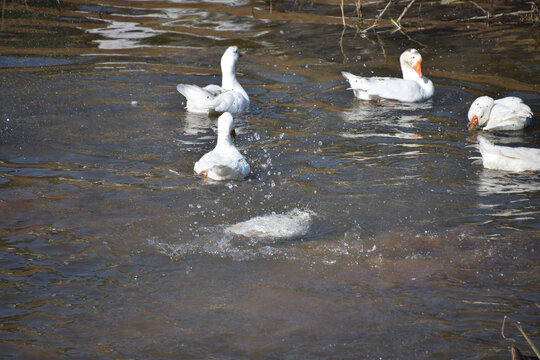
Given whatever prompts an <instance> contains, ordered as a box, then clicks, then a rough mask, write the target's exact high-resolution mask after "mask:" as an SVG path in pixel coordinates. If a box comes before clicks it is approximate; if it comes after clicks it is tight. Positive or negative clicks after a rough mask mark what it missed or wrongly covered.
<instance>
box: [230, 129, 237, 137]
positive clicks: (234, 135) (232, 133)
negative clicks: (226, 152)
mask: <svg viewBox="0 0 540 360" xmlns="http://www.w3.org/2000/svg"><path fill="white" fill-rule="evenodd" d="M231 137H232V138H233V139H236V131H234V129H232V130H231Z"/></svg>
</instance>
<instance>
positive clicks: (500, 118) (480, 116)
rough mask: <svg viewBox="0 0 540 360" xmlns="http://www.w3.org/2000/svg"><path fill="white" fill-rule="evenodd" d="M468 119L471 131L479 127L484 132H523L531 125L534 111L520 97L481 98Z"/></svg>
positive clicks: (473, 106)
mask: <svg viewBox="0 0 540 360" xmlns="http://www.w3.org/2000/svg"><path fill="white" fill-rule="evenodd" d="M468 118H469V131H472V130H474V129H476V128H479V127H481V128H482V129H483V130H521V129H523V128H525V127H526V126H528V125H530V123H531V119H532V111H531V108H530V107H528V106H527V105H526V104H525V103H523V101H522V100H521V99H520V98H518V97H514V96H510V97H505V98H502V99H498V100H493V99H492V98H490V97H489V96H481V97H479V98H478V99H476V100H474V102H473V103H472V104H471V107H470V109H469V114H468Z"/></svg>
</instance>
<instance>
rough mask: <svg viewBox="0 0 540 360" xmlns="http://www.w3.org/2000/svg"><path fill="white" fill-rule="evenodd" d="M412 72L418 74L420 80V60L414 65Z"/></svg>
mask: <svg viewBox="0 0 540 360" xmlns="http://www.w3.org/2000/svg"><path fill="white" fill-rule="evenodd" d="M413 68H414V70H416V72H417V73H418V76H420V79H421V78H422V59H420V60H418V61H417V62H416V64H414V66H413Z"/></svg>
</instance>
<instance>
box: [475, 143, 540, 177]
mask: <svg viewBox="0 0 540 360" xmlns="http://www.w3.org/2000/svg"><path fill="white" fill-rule="evenodd" d="M478 145H479V149H480V153H481V154H482V164H483V165H484V167H485V168H487V169H494V170H506V171H515V172H520V171H538V170H540V149H536V148H527V147H510V146H501V145H495V144H493V143H492V142H491V141H489V140H488V139H486V138H485V137H483V136H479V137H478Z"/></svg>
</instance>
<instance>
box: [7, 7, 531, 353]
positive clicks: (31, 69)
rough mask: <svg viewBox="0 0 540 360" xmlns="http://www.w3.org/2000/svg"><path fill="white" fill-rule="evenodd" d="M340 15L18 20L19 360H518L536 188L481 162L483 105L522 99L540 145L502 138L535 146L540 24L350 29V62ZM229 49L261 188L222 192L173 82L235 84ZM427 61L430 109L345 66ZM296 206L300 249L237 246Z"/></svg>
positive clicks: (12, 100)
mask: <svg viewBox="0 0 540 360" xmlns="http://www.w3.org/2000/svg"><path fill="white" fill-rule="evenodd" d="M338 3H339V2H335V3H329V4H316V5H313V6H311V5H310V4H309V3H306V4H304V7H303V8H302V9H301V10H299V9H298V8H297V5H295V4H293V2H290V3H280V4H278V5H279V6H278V5H276V4H273V5H272V6H273V8H272V11H270V4H269V3H262V2H256V1H253V2H252V1H236V2H232V3H227V2H222V3H220V2H217V1H212V2H202V3H198V4H197V3H184V2H181V1H180V2H179V1H156V2H150V1H129V2H128V1H126V2H122V1H111V0H105V1H102V2H100V3H99V4H98V3H95V2H92V1H70V2H63V8H62V10H61V11H60V12H59V11H58V9H57V8H56V7H54V6H53V7H45V6H44V5H43V4H41V5H40V4H37V5H34V6H32V4H30V2H29V6H30V9H29V10H26V9H25V7H24V5H22V4H18V3H16V2H8V3H7V8H6V14H5V19H4V29H3V30H2V31H0V213H1V214H2V215H1V218H0V234H1V237H0V246H1V254H2V255H1V267H0V269H1V272H0V288H1V290H0V291H1V293H0V314H1V322H0V324H1V326H0V354H2V355H1V357H2V358H21V359H22V358H24V359H38V358H39V359H47V358H51V359H52V358H54V359H57V358H62V357H69V358H100V359H108V358H111V359H123V358H135V359H150V358H155V359H158V358H159V359H169V358H171V359H172V358H174V359H212V358H214V359H236V358H249V359H254V358H287V359H292V358H298V359H310V358H318V359H330V358H332V359H333V358H340V359H508V358H509V352H508V345H509V344H508V342H506V341H505V340H503V339H502V337H501V335H500V328H501V324H502V320H503V317H504V316H505V315H509V316H510V317H512V318H513V319H515V320H520V321H521V322H522V324H523V325H524V327H525V330H526V331H527V332H529V333H530V334H531V335H532V336H533V338H534V337H535V338H536V339H538V338H539V329H540V311H539V309H538V304H539V303H540V286H539V280H540V271H539V270H540V268H539V261H538V260H539V252H540V246H539V238H540V220H539V213H540V192H539V191H540V181H539V180H540V175H539V174H538V173H522V174H512V173H506V172H500V171H492V170H485V169H483V168H482V166H481V164H478V162H477V158H478V157H479V156H480V155H479V152H478V151H477V149H476V148H475V142H474V140H473V138H472V136H471V134H469V133H468V132H467V126H466V122H467V119H466V114H467V110H468V107H469V105H470V103H471V102H472V101H473V100H474V99H475V98H476V97H477V96H479V95H483V94H487V95H490V96H493V97H502V96H509V95H512V96H519V97H522V98H523V99H524V100H525V102H526V103H528V104H529V105H530V106H531V108H532V109H533V112H534V113H535V115H536V119H535V122H534V126H533V128H532V129H529V130H527V131H524V132H517V133H511V134H509V133H506V134H504V133H500V134H495V135H494V136H495V139H496V141H497V142H499V143H511V144H512V145H523V146H534V147H540V137H539V135H538V134H539V133H538V128H539V126H538V115H539V112H540V96H539V94H538V90H539V88H538V83H539V69H540V68H539V65H538V64H539V63H540V61H539V60H540V55H539V52H538V42H537V34H536V33H535V30H534V29H533V28H532V27H531V26H529V25H519V24H493V25H491V26H487V25H486V24H484V23H454V22H452V23H443V22H441V23H438V24H435V26H428V25H429V24H423V26H424V29H423V30H422V31H415V32H412V33H411V34H410V35H411V40H409V39H407V38H406V37H404V36H403V35H401V34H399V33H391V32H390V31H389V29H388V28H386V29H382V31H380V32H379V35H378V37H377V36H374V35H373V33H371V35H370V36H369V37H367V38H364V37H361V36H360V35H357V34H355V31H354V30H353V29H352V28H349V29H348V30H347V31H346V32H345V33H344V34H343V38H342V41H341V45H342V46H340V38H341V35H342V26H341V19H339V17H338V16H339V13H340V12H339V6H337V5H338ZM346 9H347V11H349V12H352V7H350V6H348V7H347V8H346ZM368 10H369V8H368V9H366V11H368ZM412 11H413V10H411V12H412ZM422 11H423V13H425V14H428V13H429V11H430V7H429V6H426V5H424V7H423V8H422ZM431 11H438V10H437V9H434V10H431ZM368 15H369V13H368V14H367V15H366V16H368ZM371 16H373V15H371ZM394 16H395V15H394ZM230 45H238V46H239V47H240V49H241V51H242V52H243V55H244V56H243V57H241V58H240V61H239V63H238V66H237V71H238V76H239V80H240V82H241V83H242V84H243V85H244V87H245V89H246V90H247V92H248V93H249V95H250V97H251V106H250V108H249V110H248V111H247V112H245V113H244V114H241V115H239V116H237V117H236V121H237V133H238V135H239V136H238V137H237V140H236V143H237V146H238V147H239V148H240V149H241V150H242V151H243V152H244V153H245V154H246V157H247V159H248V161H249V163H250V164H251V169H252V171H251V174H250V175H249V176H248V178H247V179H246V180H243V181H232V182H225V183H205V182H204V181H202V179H201V178H199V177H198V176H195V175H194V174H193V164H194V162H195V161H196V160H198V159H199V157H200V156H202V155H203V154H204V153H205V152H206V151H208V150H210V149H211V148H212V147H213V146H214V141H215V135H216V134H215V119H212V118H209V117H207V116H202V115H194V114H188V113H186V112H185V110H184V108H183V107H184V103H183V102H184V99H183V98H182V97H181V96H180V95H179V94H178V93H177V92H176V89H175V87H176V84H178V83H196V84H210V83H219V82H220V73H219V68H218V64H219V58H220V56H221V54H222V53H223V51H224V50H225V48H226V47H227V46H230ZM410 47H416V48H418V49H419V50H420V52H421V53H422V54H423V57H424V62H423V66H424V67H423V71H424V74H426V75H427V76H428V77H429V78H430V79H432V80H433V82H434V83H435V86H436V93H435V96H434V97H433V99H431V100H429V101H427V102H425V103H422V104H397V103H392V102H381V103H375V102H371V103H370V102H362V101H358V100H356V99H354V98H353V95H352V93H351V92H349V91H347V90H346V87H347V86H346V84H345V81H344V79H343V78H342V77H341V75H340V72H341V71H343V70H346V71H350V72H353V73H355V74H368V75H370V74H374V75H385V76H386V75H388V76H398V75H399V65H398V57H399V54H400V53H401V52H402V51H403V50H405V49H407V48H410ZM295 211H296V212H304V213H306V214H309V217H310V223H309V228H308V230H307V231H303V232H302V234H301V235H297V236H294V237H292V238H287V237H285V238H265V239H262V240H261V239H258V238H255V237H253V238H250V237H247V238H246V237H242V236H236V235H234V234H230V233H227V232H226V231H225V229H226V228H227V227H229V226H231V225H233V224H236V223H238V222H242V221H246V220H249V219H252V218H254V217H257V216H264V215H270V214H273V213H275V214H288V213H289V214H290V213H295ZM274 226H277V227H279V223H278V224H274ZM510 333H511V334H510V335H512V336H513V337H514V338H516V339H517V340H518V345H519V346H520V347H521V348H522V349H523V350H527V345H526V344H525V342H524V341H523V340H521V339H520V338H519V334H517V332H513V333H512V330H510Z"/></svg>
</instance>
